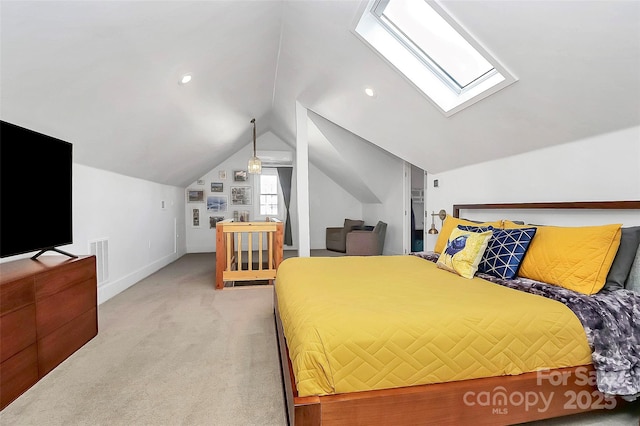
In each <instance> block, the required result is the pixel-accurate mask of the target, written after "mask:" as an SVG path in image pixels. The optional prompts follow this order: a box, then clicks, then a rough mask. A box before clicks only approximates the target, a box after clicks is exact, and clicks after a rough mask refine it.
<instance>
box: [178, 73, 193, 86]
mask: <svg viewBox="0 0 640 426" xmlns="http://www.w3.org/2000/svg"><path fill="white" fill-rule="evenodd" d="M190 81H191V74H185V75H183V76H182V78H181V79H180V84H187V83H188V82H190Z"/></svg>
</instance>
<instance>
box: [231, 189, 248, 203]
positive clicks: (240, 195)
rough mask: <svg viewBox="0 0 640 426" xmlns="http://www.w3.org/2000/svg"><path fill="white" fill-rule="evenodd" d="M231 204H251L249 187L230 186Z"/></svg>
mask: <svg viewBox="0 0 640 426" xmlns="http://www.w3.org/2000/svg"><path fill="white" fill-rule="evenodd" d="M231 204H232V205H234V206H237V205H242V206H246V205H250V204H251V187H250V186H232V187H231Z"/></svg>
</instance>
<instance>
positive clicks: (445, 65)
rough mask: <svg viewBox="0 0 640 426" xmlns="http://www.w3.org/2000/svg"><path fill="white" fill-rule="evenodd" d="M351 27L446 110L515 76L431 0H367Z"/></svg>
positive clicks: (458, 107) (481, 95) (473, 99)
mask: <svg viewBox="0 0 640 426" xmlns="http://www.w3.org/2000/svg"><path fill="white" fill-rule="evenodd" d="M355 32H356V34H358V35H359V36H360V37H361V38H362V39H363V40H364V41H366V42H367V44H369V45H370V46H371V47H373V48H374V49H375V50H376V51H377V52H378V53H379V54H381V55H382V56H383V57H384V58H385V59H386V60H387V61H388V62H390V63H391V65H393V66H394V67H395V68H396V69H397V70H399V71H400V72H401V73H402V74H403V75H404V76H405V77H406V78H408V79H409V80H410V81H411V82H412V83H413V84H414V85H415V86H416V87H418V88H419V89H420V90H421V91H422V92H423V93H424V94H425V95H427V97H429V99H431V100H432V101H433V102H434V103H435V104H436V105H437V106H438V107H439V108H440V109H441V110H442V112H443V113H445V115H447V116H449V115H452V114H454V113H455V112H458V111H460V110H461V109H463V108H465V107H467V106H469V105H471V104H473V103H475V102H477V101H478V100H480V99H482V98H484V97H486V96H488V95H490V94H491V93H495V92H496V91H498V90H500V89H502V88H504V87H506V86H508V85H509V84H511V83H513V82H515V81H516V79H515V78H514V77H513V76H512V75H511V74H509V73H508V72H507V71H506V69H504V67H502V66H500V64H499V63H498V61H497V60H496V59H495V58H492V57H491V56H490V55H489V54H488V52H486V51H485V50H484V49H483V48H482V47H481V46H480V45H479V43H478V42H477V41H475V40H473V38H471V37H470V36H469V35H468V34H467V33H466V32H465V31H464V30H463V28H462V27H461V26H460V25H459V24H457V23H456V22H455V21H454V20H453V19H452V18H451V17H450V16H448V15H447V14H446V13H445V12H444V10H443V9H442V8H441V7H440V6H439V5H438V4H437V3H434V2H427V1H425V0H371V1H369V2H368V3H367V4H366V8H365V9H364V12H363V13H362V16H361V18H360V20H359V21H358V23H357V25H356V28H355Z"/></svg>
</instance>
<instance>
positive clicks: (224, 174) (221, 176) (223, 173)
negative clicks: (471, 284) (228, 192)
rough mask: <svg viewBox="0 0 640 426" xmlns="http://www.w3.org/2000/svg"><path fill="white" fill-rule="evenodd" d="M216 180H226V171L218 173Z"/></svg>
mask: <svg viewBox="0 0 640 426" xmlns="http://www.w3.org/2000/svg"><path fill="white" fill-rule="evenodd" d="M218 179H220V180H226V179H227V171H226V170H220V171H219V172H218Z"/></svg>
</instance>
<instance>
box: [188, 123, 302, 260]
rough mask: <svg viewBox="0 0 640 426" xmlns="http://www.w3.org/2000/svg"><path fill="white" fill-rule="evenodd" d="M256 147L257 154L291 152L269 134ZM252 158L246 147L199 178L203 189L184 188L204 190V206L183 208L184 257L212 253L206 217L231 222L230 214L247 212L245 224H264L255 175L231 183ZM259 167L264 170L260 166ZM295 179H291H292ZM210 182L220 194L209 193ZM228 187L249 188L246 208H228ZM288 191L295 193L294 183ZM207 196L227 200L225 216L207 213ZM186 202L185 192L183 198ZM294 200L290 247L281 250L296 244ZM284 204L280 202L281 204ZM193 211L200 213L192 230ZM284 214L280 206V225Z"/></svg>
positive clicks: (213, 243) (211, 234)
mask: <svg viewBox="0 0 640 426" xmlns="http://www.w3.org/2000/svg"><path fill="white" fill-rule="evenodd" d="M256 146H257V150H258V151H262V150H264V151H291V147H290V146H289V145H287V144H286V143H285V142H283V141H282V140H281V139H280V138H278V137H277V136H276V135H274V134H273V133H271V132H266V133H264V134H263V135H260V136H259V137H258V138H257V140H256ZM252 155H253V143H249V144H247V145H246V146H244V147H243V148H241V149H240V150H239V151H237V152H236V153H235V154H233V155H232V156H231V157H229V158H227V159H226V160H225V161H224V162H223V163H221V164H220V165H219V166H217V167H216V168H214V169H212V170H210V171H209V172H208V173H206V174H205V175H204V176H202V177H201V180H204V185H198V184H197V181H196V182H192V183H191V185H189V186H188V187H187V189H204V191H205V202H203V203H186V204H185V207H184V208H185V210H184V214H185V218H186V229H185V230H186V250H187V253H209V252H215V251H216V230H215V228H210V227H209V217H211V216H222V217H224V218H226V219H229V218H233V212H234V210H238V211H241V210H248V211H249V220H264V217H263V216H259V213H260V210H259V207H260V206H259V203H258V194H257V185H256V184H257V179H258V177H257V176H256V175H252V174H247V181H245V182H235V181H234V180H233V172H234V171H235V170H247V162H248V161H249V157H251V156H252ZM263 167H268V166H264V165H263ZM220 171H225V172H226V175H227V177H226V179H224V180H223V179H220V177H219V172H220ZM292 179H295V176H294V177H293V178H292ZM211 182H222V184H223V192H211ZM232 186H250V187H251V188H252V196H253V200H252V204H251V205H248V206H238V205H232V204H231V187H232ZM292 191H295V182H293V183H292ZM210 195H224V196H226V197H227V201H228V203H227V211H226V212H208V211H207V205H206V199H207V196H210ZM183 197H184V199H185V200H186V192H185V194H184V195H183ZM295 201H296V200H295V197H294V196H293V194H292V199H291V205H290V215H291V221H292V230H294V232H293V237H294V246H292V247H290V246H285V249H292V248H295V247H296V246H295V244H296V241H297V239H296V235H295V229H296V228H297V227H296V213H295V212H296V210H295V204H294V203H295ZM282 203H284V201H282ZM194 208H197V209H199V210H200V226H199V227H193V226H192V220H191V218H192V210H193V209H194ZM285 215H286V212H285V210H284V204H282V209H281V212H280V214H279V215H278V216H277V217H278V218H279V219H281V220H282V221H284V220H285Z"/></svg>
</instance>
